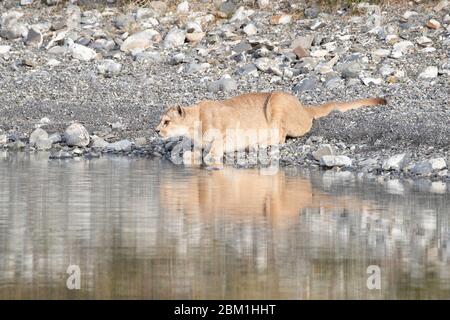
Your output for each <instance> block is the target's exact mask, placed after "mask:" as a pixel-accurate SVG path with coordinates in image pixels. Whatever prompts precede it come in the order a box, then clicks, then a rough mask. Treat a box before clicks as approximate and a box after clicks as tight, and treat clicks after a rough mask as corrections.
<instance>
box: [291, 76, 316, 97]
mask: <svg viewBox="0 0 450 320" xmlns="http://www.w3.org/2000/svg"><path fill="white" fill-rule="evenodd" d="M316 82H317V81H316V78H315V77H310V78H305V79H303V80H301V81H300V82H299V83H298V84H296V85H295V86H294V88H293V89H292V90H293V91H294V93H302V92H305V91H310V90H313V89H314V88H315V87H316Z"/></svg>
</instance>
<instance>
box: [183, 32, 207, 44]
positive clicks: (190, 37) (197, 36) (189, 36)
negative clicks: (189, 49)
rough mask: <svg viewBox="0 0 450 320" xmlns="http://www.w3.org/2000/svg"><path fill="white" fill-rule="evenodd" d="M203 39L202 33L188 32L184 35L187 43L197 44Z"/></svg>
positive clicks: (203, 34)
mask: <svg viewBox="0 0 450 320" xmlns="http://www.w3.org/2000/svg"><path fill="white" fill-rule="evenodd" d="M204 37H205V33H204V32H188V33H186V41H187V42H193V43H196V42H199V41H201V40H202V39H203V38H204Z"/></svg>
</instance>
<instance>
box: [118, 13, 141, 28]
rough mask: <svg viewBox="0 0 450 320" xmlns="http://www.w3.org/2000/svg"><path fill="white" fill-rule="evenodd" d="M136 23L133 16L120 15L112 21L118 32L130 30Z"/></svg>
mask: <svg viewBox="0 0 450 320" xmlns="http://www.w3.org/2000/svg"><path fill="white" fill-rule="evenodd" d="M135 23H136V20H135V19H134V17H133V15H131V14H121V15H119V16H117V17H116V18H115V20H114V25H115V26H116V28H117V29H120V30H130V29H131V28H132V27H133V26H134V25H135Z"/></svg>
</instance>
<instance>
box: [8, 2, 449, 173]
mask: <svg viewBox="0 0 450 320" xmlns="http://www.w3.org/2000/svg"><path fill="white" fill-rule="evenodd" d="M20 2H21V1H4V2H2V4H0V9H1V10H0V12H2V15H1V20H0V97H1V100H0V148H5V149H9V150H25V151H33V150H37V149H41V150H50V151H51V152H52V154H53V156H52V158H71V157H75V156H83V155H84V156H87V157H89V156H101V154H102V153H104V152H113V153H121V154H122V153H125V154H136V155H152V156H165V154H166V153H167V150H168V149H170V148H168V147H167V145H166V144H164V143H162V142H161V141H160V140H159V139H158V138H157V136H156V134H155V132H154V130H153V128H154V126H155V125H156V124H157V122H158V120H159V117H160V115H161V113H162V112H163V110H164V109H165V108H166V107H167V105H173V104H177V103H178V104H183V105H189V104H193V103H195V102H196V101H199V100H202V99H223V98H227V97H231V96H234V95H237V94H240V93H245V92H256V91H273V90H281V91H286V92H291V93H294V94H295V95H296V96H297V97H298V98H299V99H300V100H301V101H302V102H303V103H305V104H308V105H310V104H320V103H324V102H327V101H329V100H336V101H348V100H353V99H357V98H367V97H378V96H379V97H386V98H387V99H388V105H386V106H379V107H374V108H363V109H360V110H354V111H349V112H346V113H338V112H334V113H332V114H331V115H329V116H328V117H326V118H323V119H320V120H317V121H315V123H314V125H313V128H312V130H311V132H310V133H308V134H307V135H306V136H304V137H302V138H297V139H290V140H288V141H287V143H286V144H285V145H284V146H282V147H281V153H280V154H281V159H280V163H281V164H282V165H283V166H292V165H299V166H321V167H324V168H327V169H332V170H352V171H358V172H361V174H363V175H368V176H370V175H383V176H385V177H387V178H390V177H409V176H412V177H416V176H420V177H426V178H429V179H432V180H443V181H450V176H449V173H448V169H447V168H448V165H449V160H450V106H449V95H450V77H449V75H450V59H449V52H450V15H449V12H450V4H449V2H448V1H445V0H444V1H440V2H439V1H432V2H427V3H423V4H416V3H415V2H413V3H414V4H413V5H408V6H403V7H395V6H391V7H379V6H375V5H368V4H360V5H358V6H356V7H353V8H340V9H339V10H337V11H334V12H332V13H330V12H327V11H326V10H322V9H321V8H318V7H310V6H306V5H304V4H299V3H294V1H291V2H292V3H291V4H289V3H288V2H275V1H273V2H269V5H268V6H266V5H265V2H266V1H258V2H257V3H259V6H258V4H256V5H255V4H253V2H254V1H249V2H248V3H247V2H246V1H241V2H238V1H226V2H223V3H222V4H218V5H217V6H214V5H204V6H199V5H198V2H195V1H194V2H193V3H190V2H188V1H185V2H180V4H179V5H178V6H177V7H174V8H171V7H167V6H166V5H165V3H164V2H161V1H152V2H150V5H149V6H148V7H145V8H133V7H129V8H128V7H127V8H123V7H120V8H119V7H117V6H115V5H114V3H112V4H109V5H102V6H95V7H92V6H91V7H86V6H84V5H82V4H79V5H77V4H76V2H74V1H72V3H73V4H71V2H70V1H69V2H67V3H66V4H64V5H52V1H47V2H49V4H48V5H47V4H45V3H41V2H40V1H34V3H33V1H25V2H31V4H30V5H20ZM22 2H23V1H22ZM236 2H238V4H236ZM186 7H187V10H186ZM143 31H144V32H143ZM136 35H137V36H136ZM132 37H134V38H132ZM227 78H229V79H231V80H228V81H224V79H227ZM72 123H79V124H81V125H82V126H83V127H85V128H86V130H87V132H88V136H87V141H82V142H80V143H71V145H68V144H67V139H68V138H69V137H68V135H67V134H64V132H65V130H66V128H67V127H68V126H69V125H71V124H72ZM36 128H41V129H42V131H44V132H45V133H43V132H37V133H36V134H35V139H34V140H33V141H30V135H31V134H32V132H33V131H35V130H36ZM118 141H121V142H120V143H119V144H118V143H117V142H118ZM172 147H173V146H172ZM323 156H331V157H337V156H345V157H348V158H349V159H350V163H344V164H339V163H337V164H336V165H326V159H321V157H323ZM332 160H333V161H337V160H339V159H337V160H336V159H334V158H333V159H332ZM332 163H336V162H332Z"/></svg>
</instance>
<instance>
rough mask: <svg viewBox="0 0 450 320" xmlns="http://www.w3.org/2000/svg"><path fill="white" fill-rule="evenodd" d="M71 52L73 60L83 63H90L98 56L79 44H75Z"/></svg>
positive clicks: (71, 47)
mask: <svg viewBox="0 0 450 320" xmlns="http://www.w3.org/2000/svg"><path fill="white" fill-rule="evenodd" d="M70 52H71V53H72V58H74V59H78V60H81V61H90V60H93V59H95V57H96V56H97V53H96V52H95V51H94V50H92V49H91V48H88V47H86V46H83V45H81V44H78V43H74V44H72V45H71V46H70Z"/></svg>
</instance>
